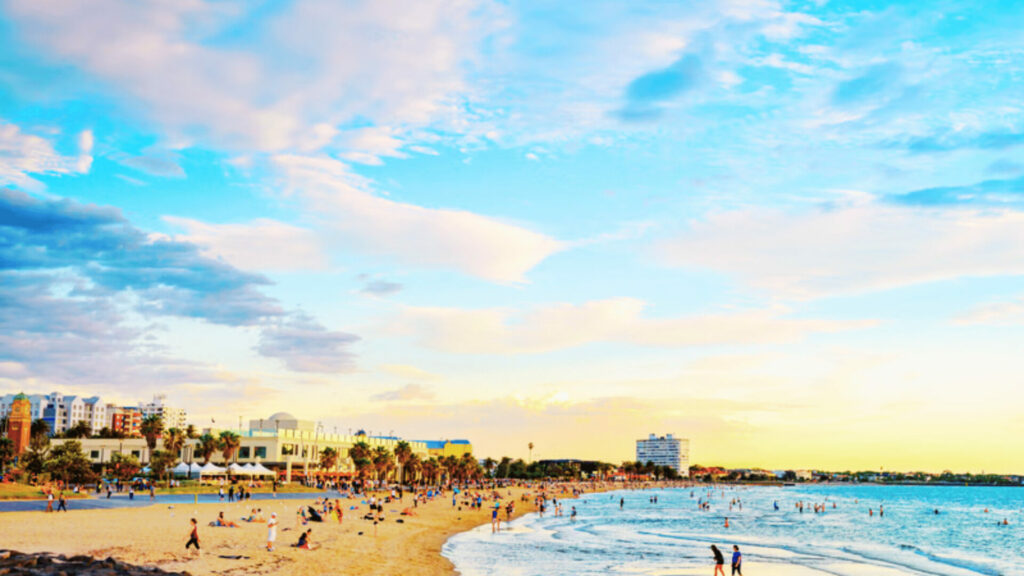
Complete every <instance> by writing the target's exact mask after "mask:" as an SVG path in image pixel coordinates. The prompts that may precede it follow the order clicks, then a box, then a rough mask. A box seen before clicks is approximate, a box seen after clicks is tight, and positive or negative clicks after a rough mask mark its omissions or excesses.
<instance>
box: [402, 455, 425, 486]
mask: <svg viewBox="0 0 1024 576" xmlns="http://www.w3.org/2000/svg"><path fill="white" fill-rule="evenodd" d="M422 468H423V460H420V457H419V456H417V455H416V454H411V455H409V459H408V460H406V461H405V465H404V466H402V476H406V473H408V474H409V476H411V478H412V481H413V482H414V483H415V482H416V481H417V476H418V474H419V472H420V470H421V469H422ZM406 481H408V480H406Z"/></svg>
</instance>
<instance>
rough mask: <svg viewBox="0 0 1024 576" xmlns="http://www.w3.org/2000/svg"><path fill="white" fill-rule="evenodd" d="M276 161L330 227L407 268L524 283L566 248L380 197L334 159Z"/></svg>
mask: <svg viewBox="0 0 1024 576" xmlns="http://www.w3.org/2000/svg"><path fill="white" fill-rule="evenodd" d="M274 163H275V165H276V166H277V167H278V168H279V169H280V170H281V172H282V174H283V175H284V177H285V180H286V183H287V186H288V187H289V189H290V190H291V192H292V193H293V194H296V195H298V196H300V197H301V198H302V199H303V200H304V201H305V202H306V203H307V204H308V205H309V206H310V208H311V212H313V213H315V214H317V215H319V216H320V217H321V218H322V225H323V226H324V227H325V229H326V230H328V231H330V232H331V233H333V234H335V235H336V236H338V237H339V238H340V239H341V240H343V241H344V242H346V243H347V244H349V245H351V246H354V247H355V248H358V249H361V250H363V251H367V252H371V253H377V254H384V255H387V256H390V257H392V258H395V259H396V260H398V261H400V262H403V263H406V264H409V265H414V266H425V267H432V268H448V269H455V270H459V271H461V272H464V273H466V274H469V275H472V276H478V277H480V278H484V279H486V280H491V281H494V282H522V281H524V280H525V278H524V275H525V274H526V272H528V271H529V270H530V269H531V268H533V267H534V266H536V265H537V264H538V263H540V262H541V261H542V260H544V259H545V258H547V257H548V256H550V255H551V254H553V253H555V252H557V251H559V250H561V249H562V248H563V247H564V246H563V244H562V243H561V242H559V241H558V240H555V239H554V238H551V237H549V236H546V235H544V234H541V233H539V232H534V231H532V230H529V229H527V228H523V227H521V226H517V225H515V224H510V223H506V222H502V221H500V220H498V219H495V218H491V217H487V216H481V215H479V214H474V213H471V212H466V211H462V210H451V209H442V208H423V207H421V206H416V205H413V204H406V203H402V202H396V201H394V200H389V199H386V198H381V197H379V196H376V195H374V194H373V193H371V192H369V191H367V189H368V187H369V184H368V182H367V181H365V180H363V179H361V178H360V177H358V176H357V175H354V174H352V173H351V172H350V171H349V169H348V167H347V166H345V164H343V163H342V162H339V161H337V160H334V159H331V158H326V157H316V158H313V157H304V156H292V155H280V156H276V157H274Z"/></svg>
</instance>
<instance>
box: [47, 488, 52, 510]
mask: <svg viewBox="0 0 1024 576" xmlns="http://www.w3.org/2000/svg"><path fill="white" fill-rule="evenodd" d="M46 511H47V512H53V492H52V491H51V492H47V493H46Z"/></svg>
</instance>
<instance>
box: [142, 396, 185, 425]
mask: <svg viewBox="0 0 1024 576" xmlns="http://www.w3.org/2000/svg"><path fill="white" fill-rule="evenodd" d="M138 409H139V411H140V412H142V416H143V418H145V417H146V416H159V417H160V419H161V420H163V422H164V430H167V429H169V428H180V429H184V428H185V427H186V426H188V422H187V421H186V420H187V419H188V413H186V412H185V409H184V408H176V407H174V406H168V405H167V396H166V395H164V394H158V395H156V396H153V401H152V402H142V401H140V402H139V406H138Z"/></svg>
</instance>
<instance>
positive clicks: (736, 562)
mask: <svg viewBox="0 0 1024 576" xmlns="http://www.w3.org/2000/svg"><path fill="white" fill-rule="evenodd" d="M711 554H712V556H714V559H715V573H714V576H719V575H721V576H725V568H724V566H725V556H724V555H723V554H722V551H721V550H719V549H718V546H715V545H714V544H712V545H711ZM737 575H738V576H743V554H742V553H741V552H740V547H739V546H736V545H735V544H733V547H732V576H737Z"/></svg>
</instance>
